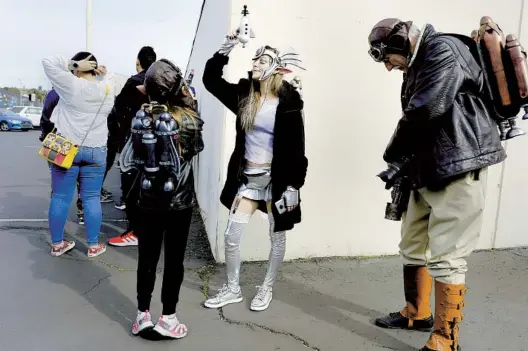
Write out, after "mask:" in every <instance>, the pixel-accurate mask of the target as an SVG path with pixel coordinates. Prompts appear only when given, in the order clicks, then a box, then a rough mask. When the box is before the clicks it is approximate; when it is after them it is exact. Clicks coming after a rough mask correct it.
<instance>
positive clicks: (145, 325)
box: [132, 311, 154, 335]
mask: <svg viewBox="0 0 528 351" xmlns="http://www.w3.org/2000/svg"><path fill="white" fill-rule="evenodd" d="M152 328H154V323H152V317H151V316H150V312H149V311H145V312H141V311H138V313H137V317H136V321H135V322H134V324H133V325H132V334H134V335H138V334H140V333H141V332H142V331H144V330H146V329H147V330H150V329H152Z"/></svg>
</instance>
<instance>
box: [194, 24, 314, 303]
mask: <svg viewBox="0 0 528 351" xmlns="http://www.w3.org/2000/svg"><path fill="white" fill-rule="evenodd" d="M237 44H238V39H237V38H236V36H235V35H232V34H231V35H228V36H226V39H225V41H224V43H223V45H222V47H221V49H220V50H219V51H218V52H216V53H215V54H214V56H213V57H212V58H211V59H209V61H207V63H206V66H205V70H204V74H203V83H204V86H205V88H206V89H207V90H208V91H209V92H210V93H211V94H213V95H214V96H215V97H216V98H217V99H218V100H220V102H222V104H224V105H225V106H226V107H227V108H229V109H230V110H231V111H232V112H233V113H234V114H236V116H237V118H236V143H235V149H234V151H233V154H232V155H231V159H230V160H229V165H228V170H227V179H226V182H225V185H224V188H223V190H222V194H221V196H220V201H221V203H222V204H223V205H224V206H226V207H227V208H228V209H230V212H229V219H228V225H227V229H226V231H225V257H226V265H227V284H225V285H224V286H223V288H222V289H220V291H219V292H218V294H217V295H216V296H214V297H212V298H210V299H208V300H207V301H205V304H204V305H205V306H206V307H209V308H218V307H222V306H225V305H227V304H230V303H237V302H241V301H242V299H243V298H242V294H241V289H240V284H239V272H240V263H241V262H240V238H241V236H242V232H243V230H244V228H245V227H246V225H247V223H248V222H249V220H250V218H251V216H252V215H253V213H254V212H255V211H256V210H257V209H258V210H260V211H262V212H265V213H267V214H268V218H269V222H270V239H271V252H270V256H269V262H268V271H267V274H266V277H265V279H264V282H263V284H262V285H261V286H259V287H258V292H257V294H256V296H255V298H254V299H253V301H252V303H251V309H252V310H254V311H263V310H265V309H267V308H268V306H269V304H270V302H271V300H272V287H273V284H274V283H275V281H276V278H277V272H278V269H279V267H280V265H281V264H282V261H283V259H284V254H285V250H286V248H285V245H286V231H287V230H290V229H292V228H293V227H294V225H295V224H297V223H300V222H301V206H300V196H299V189H300V188H301V187H302V186H303V185H304V181H305V177H306V171H307V168H308V160H307V158H306V156H305V152H304V148H305V147H304V121H303V114H302V113H303V111H302V110H303V100H302V99H301V96H300V95H299V92H298V91H297V90H296V89H295V88H294V87H293V86H292V85H291V84H290V83H288V82H287V81H285V80H284V79H283V78H284V74H285V73H289V72H291V71H290V70H289V69H287V68H286V66H287V65H288V64H292V65H295V66H297V67H299V66H298V64H299V62H300V60H299V59H298V57H297V55H296V54H295V53H293V52H292V53H280V52H279V51H278V50H277V49H275V48H272V47H270V46H264V47H262V48H260V49H259V50H258V51H257V52H256V54H255V56H254V58H253V68H252V71H251V72H249V77H248V78H247V79H240V81H239V82H238V83H237V84H233V83H229V82H227V81H226V80H225V79H224V78H223V77H222V71H223V68H224V66H225V65H226V64H227V63H228V61H229V57H228V55H229V53H230V52H231V50H232V49H233V48H234V47H235V46H236V45H237Z"/></svg>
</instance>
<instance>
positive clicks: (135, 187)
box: [121, 169, 141, 232]
mask: <svg viewBox="0 0 528 351" xmlns="http://www.w3.org/2000/svg"><path fill="white" fill-rule="evenodd" d="M140 181H141V179H140V176H139V173H138V171H137V170H135V169H133V170H130V171H129V172H127V173H124V172H121V200H122V201H123V202H124V203H125V205H126V210H125V212H126V215H127V220H128V228H127V232H128V231H131V230H132V231H134V230H135V227H137V225H136V223H137V221H138V218H139V217H138V216H139V214H138V206H137V202H138V198H139V187H140Z"/></svg>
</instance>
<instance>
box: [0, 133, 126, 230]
mask: <svg viewBox="0 0 528 351" xmlns="http://www.w3.org/2000/svg"><path fill="white" fill-rule="evenodd" d="M39 135H40V131H37V130H34V131H29V132H2V133H0V146H1V149H2V150H3V152H2V160H1V162H0V177H1V178H0V179H2V183H1V185H0V219H4V220H5V219H11V220H13V219H32V220H42V219H47V216H48V215H47V213H48V206H49V197H50V190H51V178H50V173H49V169H48V166H47V164H46V161H45V160H44V159H43V158H41V157H40V156H39V155H38V149H39V147H40V141H39V140H38V137H39ZM119 184H120V181H119V170H118V169H117V168H113V169H112V170H111V171H110V172H109V173H108V177H107V179H106V182H105V184H104V186H105V188H106V189H108V190H109V191H111V192H112V193H114V196H115V198H116V199H119V195H120V192H121V191H120V187H119ZM72 204H73V205H72V207H71V208H70V212H69V216H68V218H69V220H72V221H75V220H76V215H75V213H76V211H75V206H74V205H75V204H74V202H72ZM123 219H125V216H124V212H123V211H120V210H117V209H116V208H114V203H108V204H103V220H105V221H111V222H115V221H119V220H123Z"/></svg>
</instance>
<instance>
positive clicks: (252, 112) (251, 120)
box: [239, 73, 283, 133]
mask: <svg viewBox="0 0 528 351" xmlns="http://www.w3.org/2000/svg"><path fill="white" fill-rule="evenodd" d="M259 83H260V85H261V86H262V85H263V84H262V83H267V84H266V88H267V91H265V92H263V93H264V96H266V95H267V94H268V93H271V94H272V95H273V96H279V92H280V90H281V88H282V84H283V75H282V74H281V73H274V74H272V75H271V76H270V77H269V78H267V79H266V80H264V81H259ZM253 84H254V82H253V81H252V82H250V88H249V95H248V96H247V97H246V98H244V99H242V100H241V101H240V104H239V110H240V119H241V123H242V129H243V130H244V131H245V132H246V133H248V132H250V131H251V130H253V126H254V125H255V116H256V115H257V112H258V111H259V110H260V108H261V104H260V101H261V97H262V92H260V91H257V90H255V88H254V86H253Z"/></svg>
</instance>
